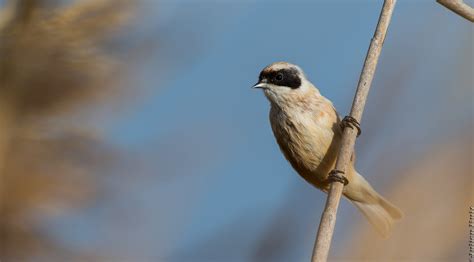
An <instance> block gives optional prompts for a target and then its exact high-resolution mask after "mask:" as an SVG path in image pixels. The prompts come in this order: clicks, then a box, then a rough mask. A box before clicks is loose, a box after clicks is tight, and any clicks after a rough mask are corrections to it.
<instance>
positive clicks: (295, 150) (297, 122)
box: [270, 97, 340, 189]
mask: <svg viewBox="0 0 474 262" xmlns="http://www.w3.org/2000/svg"><path fill="white" fill-rule="evenodd" d="M313 102H314V101H313ZM338 121H339V120H338V118H337V113H336V112H335V110H334V108H333V107H332V104H330V102H328V101H327V100H325V99H324V98H323V97H321V100H320V101H317V102H314V103H311V106H310V107H298V105H295V107H292V108H284V109H282V108H280V107H277V106H272V108H271V110H270V122H271V126H272V130H273V133H274V135H275V137H276V140H277V142H278V145H279V146H280V149H281V151H282V152H283V154H284V155H285V157H286V159H287V160H288V161H289V162H290V163H291V165H292V166H293V168H294V169H295V170H296V171H297V172H298V173H299V174H300V175H301V176H302V177H303V178H304V179H305V180H307V181H308V182H309V183H311V184H313V185H315V186H316V187H318V188H321V189H325V187H326V185H327V183H326V182H325V180H326V177H327V174H328V172H329V171H330V170H331V169H332V168H333V167H334V163H335V160H336V154H337V149H338V148H339V143H340V132H339V126H338Z"/></svg>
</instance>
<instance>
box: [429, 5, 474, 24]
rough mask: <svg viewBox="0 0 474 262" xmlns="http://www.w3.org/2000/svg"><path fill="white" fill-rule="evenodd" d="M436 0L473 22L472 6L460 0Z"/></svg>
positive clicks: (473, 10)
mask: <svg viewBox="0 0 474 262" xmlns="http://www.w3.org/2000/svg"><path fill="white" fill-rule="evenodd" d="M436 2H438V3H439V4H441V5H443V6H444V7H446V8H448V9H449V10H451V11H453V12H455V13H456V14H458V15H460V16H462V17H464V18H466V19H467V20H469V21H471V22H473V23H474V8H472V7H470V6H469V5H467V4H466V3H464V2H463V1H462V0H436Z"/></svg>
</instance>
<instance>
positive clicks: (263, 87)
mask: <svg viewBox="0 0 474 262" xmlns="http://www.w3.org/2000/svg"><path fill="white" fill-rule="evenodd" d="M252 88H261V89H265V88H267V83H256V84H255V85H254V86H253V87H252Z"/></svg>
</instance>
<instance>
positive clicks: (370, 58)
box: [311, 0, 396, 262]
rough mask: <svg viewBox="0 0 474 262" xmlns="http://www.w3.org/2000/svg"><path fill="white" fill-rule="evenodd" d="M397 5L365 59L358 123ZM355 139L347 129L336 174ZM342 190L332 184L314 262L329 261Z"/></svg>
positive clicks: (391, 1)
mask: <svg viewBox="0 0 474 262" xmlns="http://www.w3.org/2000/svg"><path fill="white" fill-rule="evenodd" d="M395 3H396V0H385V1H384V4H383V8H382V11H381V13H380V17H379V21H378V24H377V28H376V30H375V33H374V37H373V38H372V41H371V43H370V46H369V50H368V52H367V56H366V58H365V62H364V67H363V69H362V72H361V75H360V79H359V84H358V85H357V91H356V94H355V97H354V101H353V103H352V109H351V114H350V115H351V116H352V117H353V118H355V120H357V121H358V122H360V119H361V118H362V112H363V110H364V106H365V101H366V99H367V94H368V93H369V89H370V86H371V83H372V79H373V77H374V73H375V68H376V67H377V62H378V59H379V55H380V52H381V50H382V45H383V43H384V40H385V35H386V33H387V28H388V25H389V23H390V19H391V17H392V13H393V9H394V7H395ZM356 135H357V129H355V128H354V129H353V128H344V133H343V135H342V143H341V149H340V150H339V155H338V158H337V161H336V170H341V171H345V170H346V166H347V164H348V163H349V159H350V157H351V155H352V151H353V150H354V144H355V139H356ZM343 187H344V184H342V183H339V182H337V181H336V182H331V185H330V188H329V192H328V197H327V201H326V207H325V208H324V211H323V214H322V216H321V222H320V224H319V229H318V234H317V236H316V242H315V244H314V249H313V256H312V258H311V261H313V262H322V261H326V260H327V257H328V253H329V247H330V244H331V239H332V235H333V232H334V225H335V224H336V213H337V208H338V206H339V200H340V198H341V194H342V189H343Z"/></svg>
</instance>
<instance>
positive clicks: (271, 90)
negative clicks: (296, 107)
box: [253, 62, 319, 106]
mask: <svg viewBox="0 0 474 262" xmlns="http://www.w3.org/2000/svg"><path fill="white" fill-rule="evenodd" d="M253 88H259V89H262V90H263V92H264V93H265V96H266V97H267V98H268V100H270V102H271V103H273V104H276V105H279V106H282V105H284V104H291V103H292V101H294V100H299V99H302V98H303V97H304V96H306V95H307V94H308V93H313V92H315V91H316V92H317V93H319V91H318V90H317V89H316V88H315V87H314V86H313V84H311V82H309V81H308V79H306V76H305V74H304V72H303V70H301V68H300V67H298V66H297V65H293V64H290V63H287V62H276V63H273V64H271V65H269V66H267V67H265V68H264V69H263V70H262V72H260V76H259V77H258V82H257V83H256V84H255V85H254V86H253Z"/></svg>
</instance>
